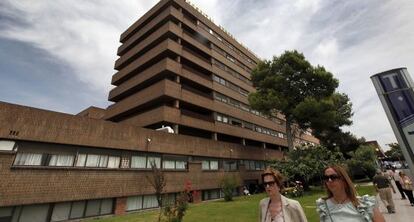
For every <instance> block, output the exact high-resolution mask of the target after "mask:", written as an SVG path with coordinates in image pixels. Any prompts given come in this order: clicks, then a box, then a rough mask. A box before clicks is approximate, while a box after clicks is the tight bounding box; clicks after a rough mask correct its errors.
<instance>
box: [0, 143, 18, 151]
mask: <svg viewBox="0 0 414 222" xmlns="http://www.w3.org/2000/svg"><path fill="white" fill-rule="evenodd" d="M16 148H17V145H16V142H14V141H9V140H0V151H14V150H16Z"/></svg>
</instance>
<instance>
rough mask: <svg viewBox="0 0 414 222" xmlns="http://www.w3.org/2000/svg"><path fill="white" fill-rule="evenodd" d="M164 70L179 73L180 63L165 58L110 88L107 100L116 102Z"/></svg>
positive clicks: (164, 71)
mask: <svg viewBox="0 0 414 222" xmlns="http://www.w3.org/2000/svg"><path fill="white" fill-rule="evenodd" d="M166 72H172V73H177V74H179V73H180V72H181V64H179V63H177V62H176V61H174V60H172V59H169V58H165V59H163V60H161V61H160V62H158V63H156V64H154V65H152V66H151V67H149V68H147V69H146V70H144V71H142V72H140V73H139V74H137V75H135V76H133V77H131V78H130V79H128V80H127V81H125V82H123V83H122V84H120V85H119V86H117V87H115V88H114V89H112V90H111V91H110V92H109V97H108V100H109V101H113V102H118V101H119V100H120V99H122V98H124V97H125V96H127V95H129V94H130V93H131V92H132V91H134V90H135V89H137V88H140V85H141V84H142V83H143V82H145V81H147V80H149V79H153V78H155V77H156V76H158V75H161V74H162V73H166Z"/></svg>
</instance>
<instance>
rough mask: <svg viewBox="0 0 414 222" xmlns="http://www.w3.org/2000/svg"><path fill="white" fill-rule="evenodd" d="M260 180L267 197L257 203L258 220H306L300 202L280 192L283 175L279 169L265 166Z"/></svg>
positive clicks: (295, 221) (271, 221) (262, 221)
mask: <svg viewBox="0 0 414 222" xmlns="http://www.w3.org/2000/svg"><path fill="white" fill-rule="evenodd" d="M262 181H263V186H264V188H265V190H266V193H267V195H268V197H266V198H264V199H262V200H261V201H260V204H259V221H260V222H282V221H283V222H307V219H306V216H305V212H304V211H303V209H302V206H301V205H300V203H299V202H298V201H296V200H292V199H289V198H287V197H285V196H283V195H282V194H281V190H282V189H283V176H282V174H280V173H279V171H277V170H274V169H272V168H267V169H266V170H265V171H264V172H263V174H262Z"/></svg>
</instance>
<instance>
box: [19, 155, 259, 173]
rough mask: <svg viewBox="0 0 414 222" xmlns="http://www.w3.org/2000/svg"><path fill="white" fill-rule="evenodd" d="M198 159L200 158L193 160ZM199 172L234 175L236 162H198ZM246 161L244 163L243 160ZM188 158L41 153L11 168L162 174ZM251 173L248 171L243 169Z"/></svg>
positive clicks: (21, 159) (181, 165)
mask: <svg viewBox="0 0 414 222" xmlns="http://www.w3.org/2000/svg"><path fill="white" fill-rule="evenodd" d="M196 159H200V158H196ZM200 160H201V162H202V170H219V169H224V170H225V171H236V170H237V169H238V162H237V160H227V159H224V160H223V159H200ZM245 161H247V160H245ZM187 164H188V157H186V156H172V155H166V156H162V157H161V156H157V155H153V154H148V155H146V154H141V155H133V156H131V157H122V158H121V157H119V156H110V155H98V154H84V153H82V154H78V155H69V154H42V153H28V152H21V153H17V155H16V159H15V161H14V164H13V165H15V166H58V167H73V166H75V167H91V168H132V169H151V165H154V166H155V167H157V168H161V167H162V169H166V170H186V169H187ZM247 169H249V170H254V169H252V168H247Z"/></svg>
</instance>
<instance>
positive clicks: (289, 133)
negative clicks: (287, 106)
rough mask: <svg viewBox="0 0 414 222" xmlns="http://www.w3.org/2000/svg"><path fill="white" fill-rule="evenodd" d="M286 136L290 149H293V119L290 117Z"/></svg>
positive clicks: (287, 122)
mask: <svg viewBox="0 0 414 222" xmlns="http://www.w3.org/2000/svg"><path fill="white" fill-rule="evenodd" d="M286 137H287V143H288V148H289V151H292V150H293V134H292V121H291V120H290V118H289V117H287V118H286Z"/></svg>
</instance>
